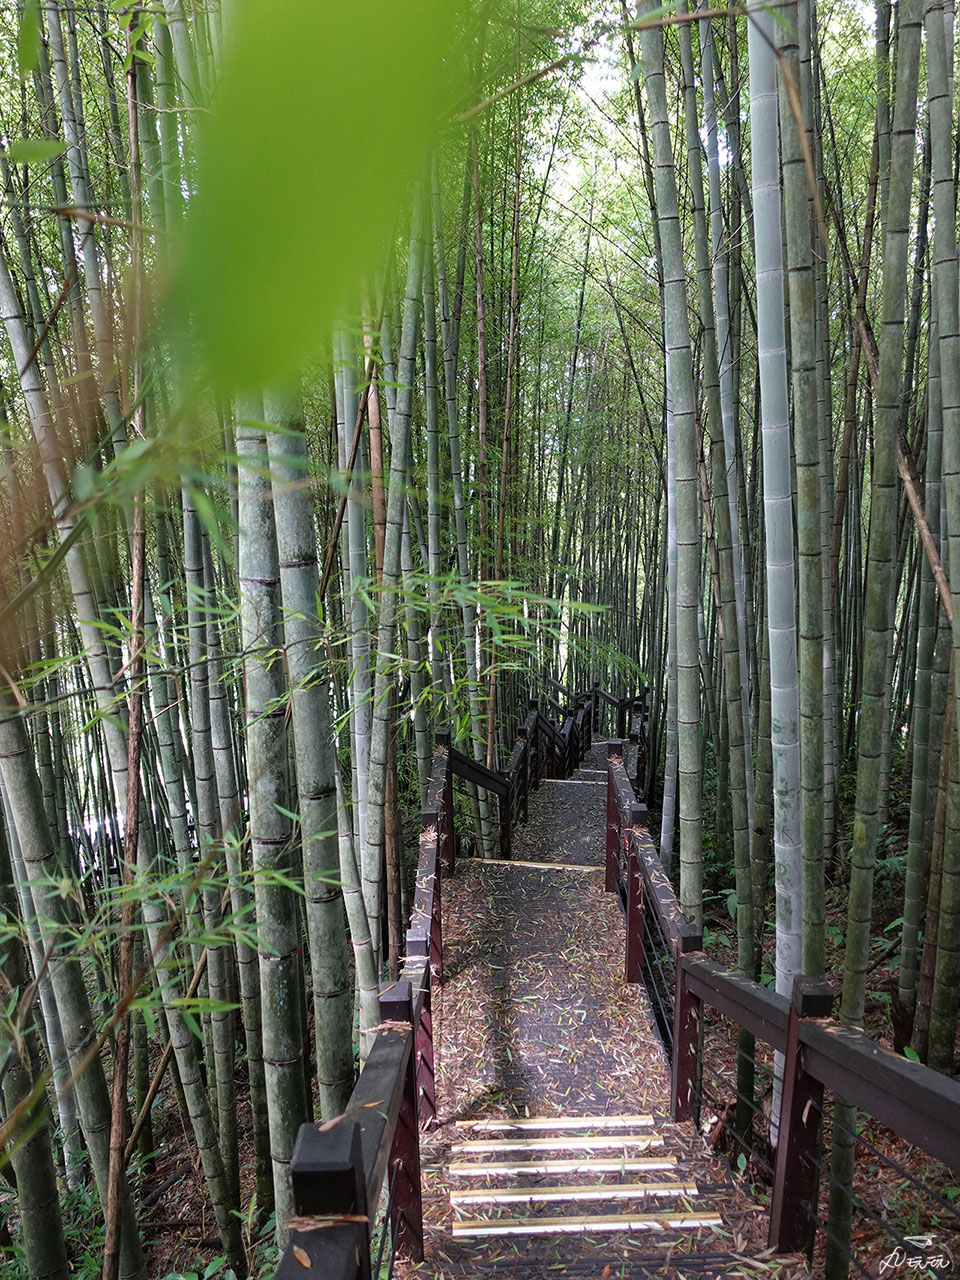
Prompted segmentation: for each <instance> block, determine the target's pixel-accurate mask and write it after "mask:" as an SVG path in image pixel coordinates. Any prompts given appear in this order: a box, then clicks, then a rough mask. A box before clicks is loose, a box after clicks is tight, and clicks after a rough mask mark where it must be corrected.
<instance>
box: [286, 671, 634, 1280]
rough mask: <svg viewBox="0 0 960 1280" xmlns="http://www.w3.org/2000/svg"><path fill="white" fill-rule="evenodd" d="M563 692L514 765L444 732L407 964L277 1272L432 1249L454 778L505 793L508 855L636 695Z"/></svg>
mask: <svg viewBox="0 0 960 1280" xmlns="http://www.w3.org/2000/svg"><path fill="white" fill-rule="evenodd" d="M563 692H564V693H565V694H566V695H567V697H568V702H567V703H566V704H556V703H554V702H553V700H552V699H549V700H545V701H549V703H550V705H551V706H554V705H559V706H560V712H561V715H562V723H561V724H559V725H558V724H554V723H553V722H552V721H551V720H550V719H549V718H548V717H547V716H546V715H545V714H544V712H543V710H542V709H541V704H540V701H539V699H537V698H535V697H531V699H530V701H529V709H528V714H527V717H526V719H525V720H524V722H523V724H522V725H521V727H520V730H519V733H518V736H517V740H516V743H515V746H514V749H513V752H512V754H511V756H510V759H509V761H508V762H507V765H506V767H505V768H504V769H503V770H502V771H496V770H491V769H487V768H486V767H485V766H484V765H482V764H479V763H478V762H477V761H475V760H474V759H473V758H472V757H471V756H468V755H465V754H464V753H463V752H461V751H460V750H458V749H457V748H456V747H455V746H453V745H452V743H451V741H450V735H449V733H438V734H437V739H436V749H435V752H434V757H433V768H432V772H431V775H430V781H429V784H428V788H427V803H426V805H425V806H424V808H423V810H422V815H421V830H420V849H419V858H418V864H417V880H416V890H415V894H414V902H413V909H412V911H411V914H410V927H409V929H408V930H407V936H406V958H405V961H404V965H403V970H402V972H401V975H400V977H399V979H398V981H396V982H391V983H387V984H385V985H384V986H382V987H381V991H380V1016H381V1023H380V1025H379V1027H377V1028H375V1034H374V1039H373V1043H372V1045H371V1047H370V1050H369V1053H368V1055H367V1058H366V1061H365V1062H364V1064H363V1068H362V1070H361V1071H360V1075H359V1078H358V1080H357V1083H356V1086H355V1088H354V1090H353V1093H352V1094H351V1097H350V1102H349V1104H348V1106H347V1109H346V1110H345V1111H344V1113H343V1115H342V1116H340V1117H339V1118H338V1120H337V1121H335V1122H334V1123H333V1124H331V1125H326V1126H322V1127H318V1126H317V1125H315V1124H305V1125H303V1126H302V1127H301V1129H300V1133H299V1135H298V1138H297V1143H296V1147H295V1149H294V1152H293V1158H292V1161H291V1173H292V1177H293V1198H294V1210H295V1215H296V1216H295V1217H294V1218H293V1219H292V1220H291V1222H290V1238H289V1242H288V1244H287V1248H286V1250H285V1252H284V1254H283V1257H282V1258H281V1260H280V1265H279V1268H278V1270H277V1272H276V1277H277V1280H303V1276H304V1274H305V1272H308V1271H312V1272H313V1274H315V1275H317V1276H322V1277H323V1280H357V1278H358V1277H359V1278H361V1280H369V1277H371V1276H378V1277H379V1276H380V1275H381V1274H382V1270H381V1267H382V1266H383V1267H384V1268H385V1270H386V1273H387V1274H388V1275H389V1274H390V1273H391V1272H392V1266H393V1260H394V1257H395V1255H396V1254H397V1253H399V1254H401V1255H403V1256H405V1257H407V1258H409V1259H411V1260H412V1261H414V1262H418V1261H420V1260H421V1259H422V1258H423V1211H422V1204H421V1191H420V1140H419V1130H420V1127H421V1126H423V1127H427V1126H430V1125H432V1124H433V1123H435V1121H436V1116H437V1095H436V1077H435V1072H434V1057H433V1023H432V1017H431V997H432V993H433V991H434V989H435V987H436V986H437V985H438V984H439V983H440V982H441V981H442V973H443V939H442V931H441V913H440V893H441V884H442V881H443V877H444V876H447V875H452V874H453V870H454V860H455V838H454V828H453V778H454V776H458V777H461V778H464V779H465V780H467V781H468V782H470V783H472V784H473V785H475V786H477V787H481V788H484V789H485V790H486V791H487V792H489V793H491V794H493V795H496V796H497V799H498V804H499V817H500V853H501V856H502V857H505V858H509V856H510V851H511V843H512V837H513V832H514V830H515V829H516V826H517V825H518V824H519V823H522V822H524V821H526V818H527V812H528V807H529V795H530V792H531V791H532V790H536V788H537V787H538V786H539V785H540V779H541V778H542V777H561V778H562V777H569V775H570V774H571V773H572V772H573V771H574V769H576V768H577V766H578V765H579V763H580V761H581V760H582V758H583V756H584V754H585V753H586V751H587V750H589V748H590V745H591V742H592V734H593V728H594V725H595V724H598V723H599V708H600V698H601V697H603V698H607V700H608V701H609V702H610V703H611V704H612V705H613V706H614V707H615V708H616V711H617V716H618V722H617V723H618V724H619V723H621V718H622V717H624V716H625V715H626V714H627V710H628V708H629V706H632V705H633V700H632V699H620V700H617V699H611V698H608V696H607V695H605V694H602V692H601V691H600V690H599V688H598V687H594V689H592V690H591V692H590V693H588V694H579V695H572V694H568V693H567V691H566V690H563ZM384 1189H386V1203H385V1206H384V1207H383V1209H382V1211H381V1210H380V1205H381V1200H382V1197H383V1192H384ZM378 1216H379V1218H380V1219H381V1221H382V1225H381V1228H380V1231H379V1236H378V1239H376V1240H375V1239H374V1231H373V1227H374V1225H375V1223H376V1221H377V1219H378Z"/></svg>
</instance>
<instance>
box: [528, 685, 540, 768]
mask: <svg viewBox="0 0 960 1280" xmlns="http://www.w3.org/2000/svg"><path fill="white" fill-rule="evenodd" d="M529 709H530V714H531V715H532V714H533V713H534V712H539V710H540V700H539V698H534V697H533V696H531V698H530V703H529ZM530 751H531V752H532V754H531V757H530V763H531V774H530V786H531V787H532V788H533V790H534V791H537V790H539V787H540V725H539V723H535V724H534V729H533V739H532V741H531V743H530Z"/></svg>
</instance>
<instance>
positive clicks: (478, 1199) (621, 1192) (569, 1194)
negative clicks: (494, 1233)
mask: <svg viewBox="0 0 960 1280" xmlns="http://www.w3.org/2000/svg"><path fill="white" fill-rule="evenodd" d="M695 1195H699V1188H698V1187H697V1184H696V1183H695V1182H607V1183H599V1182H598V1183H596V1184H595V1185H593V1186H588V1187H483V1188H481V1189H480V1190H477V1191H451V1192H450V1203H451V1204H452V1205H461V1204H463V1205H466V1204H515V1203H527V1204H529V1203H532V1202H534V1201H538V1200H643V1199H645V1198H646V1197H648V1196H649V1197H651V1198H657V1197H661V1196H695Z"/></svg>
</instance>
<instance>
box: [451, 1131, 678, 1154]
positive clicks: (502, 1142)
mask: <svg viewBox="0 0 960 1280" xmlns="http://www.w3.org/2000/svg"><path fill="white" fill-rule="evenodd" d="M662 1146H663V1138H662V1137H661V1136H660V1134H659V1133H617V1134H596V1135H594V1136H592V1137H589V1136H588V1137H580V1136H577V1137H571V1136H570V1135H569V1134H560V1135H558V1136H557V1137H555V1138H491V1139H490V1140H489V1141H484V1140H482V1139H480V1140H478V1141H476V1142H455V1143H454V1144H453V1146H452V1147H451V1148H450V1153H451V1155H455V1156H466V1155H479V1154H480V1153H481V1152H485V1153H488V1154H490V1155H492V1154H494V1153H495V1152H498V1151H557V1150H560V1151H626V1150H627V1148H628V1147H634V1148H636V1147H639V1148H640V1149H641V1150H642V1151H648V1150H650V1149H651V1148H653V1147H662Z"/></svg>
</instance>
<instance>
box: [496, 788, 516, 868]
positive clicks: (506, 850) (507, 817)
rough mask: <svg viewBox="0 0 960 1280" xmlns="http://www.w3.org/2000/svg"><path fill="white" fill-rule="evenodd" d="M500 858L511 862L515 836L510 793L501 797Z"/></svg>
mask: <svg viewBox="0 0 960 1280" xmlns="http://www.w3.org/2000/svg"><path fill="white" fill-rule="evenodd" d="M499 799H500V857H501V858H505V859H507V860H508V861H509V858H510V844H511V838H512V835H513V830H512V828H513V819H512V814H511V813H510V792H509V790H508V791H507V794H506V795H505V796H500V798H499Z"/></svg>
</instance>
